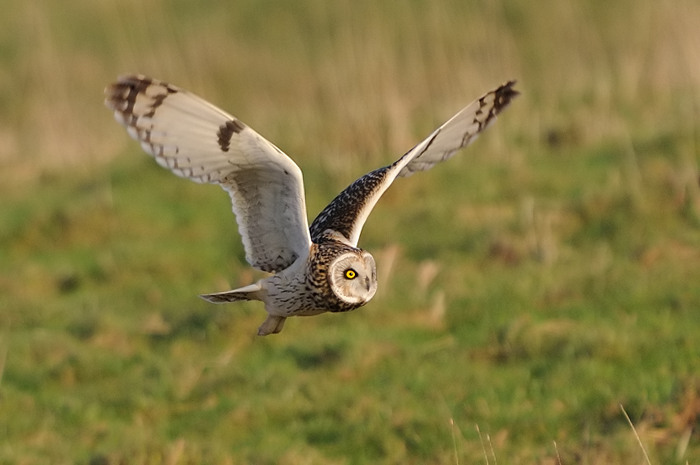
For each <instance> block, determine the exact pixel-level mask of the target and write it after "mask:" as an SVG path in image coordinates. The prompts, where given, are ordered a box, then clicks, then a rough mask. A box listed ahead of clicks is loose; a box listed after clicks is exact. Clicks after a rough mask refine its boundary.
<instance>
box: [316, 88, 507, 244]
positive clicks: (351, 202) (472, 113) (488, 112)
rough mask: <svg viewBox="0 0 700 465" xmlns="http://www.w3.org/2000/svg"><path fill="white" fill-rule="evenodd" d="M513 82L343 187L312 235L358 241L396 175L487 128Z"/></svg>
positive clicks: (431, 161) (448, 152)
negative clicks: (416, 143) (382, 165)
mask: <svg viewBox="0 0 700 465" xmlns="http://www.w3.org/2000/svg"><path fill="white" fill-rule="evenodd" d="M514 85H515V81H510V82H507V83H505V84H503V85H502V86H500V87H498V88H497V89H495V90H492V91H491V92H488V93H486V94H484V95H483V96H482V97H480V98H479V99H477V100H475V101H474V102H472V103H470V104H469V105H467V106H466V107H464V108H463V109H462V110H460V111H459V112H458V113H457V114H456V115H454V116H453V117H452V118H450V119H449V120H447V122H445V123H443V124H442V125H441V126H440V127H439V128H437V129H436V130H435V131H433V132H432V133H431V134H430V135H429V136H428V137H427V138H425V139H424V140H423V141H422V142H420V143H419V144H418V145H416V146H415V147H413V148H412V149H411V150H409V151H408V152H406V154H405V155H404V156H402V157H401V158H399V159H398V160H396V161H395V162H394V163H392V164H391V165H389V166H385V167H383V168H379V169H377V170H374V171H372V172H371V173H368V174H366V175H364V176H362V177H361V178H359V179H358V180H356V181H355V182H353V183H352V184H351V185H350V186H348V187H347V188H346V189H345V190H344V191H343V192H341V193H340V194H339V195H338V196H337V197H336V198H335V199H333V201H332V202H331V203H330V204H329V205H328V206H327V207H326V208H325V209H324V210H323V211H322V212H321V213H319V215H318V216H317V217H316V219H315V220H314V221H313V223H311V239H312V240H313V241H314V242H320V241H323V240H324V239H332V240H339V241H341V242H345V243H346V244H348V245H351V246H353V247H356V246H357V242H358V240H359V239H360V232H361V231H362V227H363V226H364V224H365V221H366V220H367V217H368V216H369V214H370V212H371V211H372V209H373V208H374V206H375V205H376V203H377V201H378V200H379V198H380V197H381V196H382V194H383V193H384V192H385V191H386V190H387V189H388V188H389V186H390V185H391V183H392V182H394V179H396V178H397V177H400V176H404V177H405V176H410V175H412V174H413V173H415V172H416V171H424V170H427V169H430V168H432V167H433V166H435V165H436V164H438V163H440V162H441V161H445V160H447V159H449V158H451V157H452V156H453V155H455V154H456V153H457V151H458V150H460V149H462V148H463V147H466V146H467V145H469V143H471V142H472V141H473V140H474V139H476V137H477V136H478V135H479V134H481V132H482V131H483V130H484V129H486V128H487V127H488V126H489V125H490V124H491V123H492V122H493V120H494V119H495V118H496V115H497V114H498V113H500V112H501V110H503V109H504V108H505V107H506V106H508V104H509V103H510V101H511V99H513V98H514V97H515V96H516V95H518V92H517V91H516V90H515V89H513V86H514Z"/></svg>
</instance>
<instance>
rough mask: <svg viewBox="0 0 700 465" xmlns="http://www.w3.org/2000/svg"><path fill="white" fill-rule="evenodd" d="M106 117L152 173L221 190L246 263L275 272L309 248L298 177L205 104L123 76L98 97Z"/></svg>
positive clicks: (266, 146)
mask: <svg viewBox="0 0 700 465" xmlns="http://www.w3.org/2000/svg"><path fill="white" fill-rule="evenodd" d="M105 95H106V99H105V104H106V105H107V107H109V108H110V109H112V110H113V111H114V115H115V118H116V120H117V121H118V122H120V123H121V124H123V125H124V126H125V127H126V128H127V131H128V133H129V134H130V135H131V137H133V138H134V139H136V140H138V141H139V142H141V146H142V148H143V149H144V150H145V151H146V152H147V153H149V154H150V155H152V156H153V157H154V158H155V159H156V161H157V162H158V164H159V165H161V166H163V167H165V168H168V169H170V170H171V171H172V172H173V173H175V174H176V175H178V176H181V177H184V178H188V179H191V180H193V181H195V182H199V183H213V184H218V185H220V186H221V187H222V188H223V189H224V190H226V191H227V192H228V193H229V195H230V197H231V203H232V206H233V212H234V213H235V215H236V220H237V222H238V229H239V232H240V234H241V238H242V240H243V245H244V247H245V251H246V260H247V261H248V262H249V263H250V264H251V265H252V266H254V267H256V268H258V269H260V270H263V271H269V272H274V271H280V270H282V269H284V268H287V267H288V266H289V265H291V264H292V263H293V262H294V261H295V260H296V259H297V258H298V257H300V256H306V254H308V251H309V247H310V245H311V238H310V235H309V229H308V222H307V219H306V205H305V199H304V186H303V179H302V173H301V170H300V169H299V167H298V166H297V165H296V164H295V163H294V162H293V161H292V159H290V158H289V157H288V156H287V155H285V154H284V153H283V152H282V151H281V150H280V149H278V148H277V147H275V146H274V145H273V144H272V143H270V142H268V141H267V140H266V139H265V138H263V137H262V136H260V135H259V134H258V133H257V132H255V131H254V130H253V129H251V128H250V127H248V126H246V125H245V124H244V123H242V122H241V121H240V120H238V119H237V118H235V117H234V116H231V115H229V114H228V113H226V112H224V111H223V110H220V109H219V108H217V107H215V106H214V105H212V104H210V103H208V102H207V101H205V100H203V99H201V98H199V97H197V96H195V95H194V94H191V93H189V92H187V91H184V90H182V89H180V88H178V87H175V86H173V85H170V84H167V83H164V82H161V81H157V80H155V79H151V78H148V77H145V76H136V75H134V76H125V77H122V78H120V79H119V80H118V81H117V82H116V83H114V84H112V85H111V86H109V87H107V89H105Z"/></svg>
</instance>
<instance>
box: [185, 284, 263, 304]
mask: <svg viewBox="0 0 700 465" xmlns="http://www.w3.org/2000/svg"><path fill="white" fill-rule="evenodd" d="M261 291H262V286H260V284H258V283H255V284H250V285H248V286H245V287H240V288H238V289H233V290H231V291H224V292H215V293H213V294H201V295H200V296H199V297H201V298H202V299H204V300H206V301H208V302H211V303H214V304H223V303H226V302H238V301H241V300H262V298H261V295H260V293H261Z"/></svg>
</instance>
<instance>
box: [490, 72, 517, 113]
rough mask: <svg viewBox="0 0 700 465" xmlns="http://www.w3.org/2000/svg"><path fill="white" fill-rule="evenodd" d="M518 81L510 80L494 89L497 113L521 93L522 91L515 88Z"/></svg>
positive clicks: (494, 104) (495, 110) (494, 105)
mask: <svg viewBox="0 0 700 465" xmlns="http://www.w3.org/2000/svg"><path fill="white" fill-rule="evenodd" d="M516 82H517V81H515V80H511V81H508V82H506V83H505V84H503V85H501V86H500V87H499V88H498V89H496V90H494V91H493V94H494V103H493V107H494V112H495V113H498V112H500V111H501V110H502V109H503V108H505V107H506V106H508V104H509V103H510V101H511V100H513V99H514V98H515V97H517V96H518V95H520V92H518V91H517V90H515V89H514V88H513V86H515V83H516Z"/></svg>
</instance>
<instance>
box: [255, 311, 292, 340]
mask: <svg viewBox="0 0 700 465" xmlns="http://www.w3.org/2000/svg"><path fill="white" fill-rule="evenodd" d="M286 319H287V318H286V317H283V316H275V315H267V318H266V319H265V321H263V324H261V325H260V327H259V328H258V336H267V335H268V334H277V333H279V332H280V331H282V328H283V327H284V320H286Z"/></svg>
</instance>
